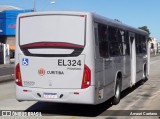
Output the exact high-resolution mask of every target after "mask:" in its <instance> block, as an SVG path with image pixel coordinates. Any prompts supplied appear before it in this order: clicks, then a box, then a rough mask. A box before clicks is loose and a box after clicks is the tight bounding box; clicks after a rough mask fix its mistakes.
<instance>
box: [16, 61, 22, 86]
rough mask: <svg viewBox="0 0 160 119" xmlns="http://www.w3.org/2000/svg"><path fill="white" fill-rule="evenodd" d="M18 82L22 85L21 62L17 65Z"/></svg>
mask: <svg viewBox="0 0 160 119" xmlns="http://www.w3.org/2000/svg"><path fill="white" fill-rule="evenodd" d="M16 84H17V85H18V86H22V79H21V72H20V66H19V63H18V64H17V65H16Z"/></svg>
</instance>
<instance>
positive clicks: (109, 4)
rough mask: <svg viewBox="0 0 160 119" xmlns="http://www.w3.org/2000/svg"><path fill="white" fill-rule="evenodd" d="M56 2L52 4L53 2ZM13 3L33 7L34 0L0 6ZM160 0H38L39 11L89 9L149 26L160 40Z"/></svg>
mask: <svg viewBox="0 0 160 119" xmlns="http://www.w3.org/2000/svg"><path fill="white" fill-rule="evenodd" d="M53 1H54V2H55V4H51V2H53ZM3 5H11V6H16V7H19V8H22V9H33V7H34V0H0V6H3ZM159 8H160V0H36V10H37V11H52V10H54V11H55V10H58V11H59V10H60V11H62V10H66V11H68V10H69V11H70V10H71V11H87V12H95V13H97V14H99V15H102V16H105V17H107V18H111V19H118V20H120V21H121V22H122V23H124V24H127V25H130V26H133V27H136V28H138V27H141V26H147V27H148V28H149V30H150V32H151V34H150V36H151V37H155V38H157V39H158V40H159V41H160V9H159Z"/></svg>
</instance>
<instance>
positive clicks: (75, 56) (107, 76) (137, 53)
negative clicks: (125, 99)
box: [15, 11, 149, 105]
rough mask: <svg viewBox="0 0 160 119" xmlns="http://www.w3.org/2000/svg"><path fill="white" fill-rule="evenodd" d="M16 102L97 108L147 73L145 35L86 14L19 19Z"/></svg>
mask: <svg viewBox="0 0 160 119" xmlns="http://www.w3.org/2000/svg"><path fill="white" fill-rule="evenodd" d="M16 33H17V34H16V36H17V37H16V60H15V66H16V79H15V82H16V98H17V100H18V101H45V102H57V103H78V104H93V105H95V104H100V103H103V102H105V101H106V100H108V99H109V98H113V104H118V103H119V101H120V95H121V92H122V91H123V90H125V89H126V88H128V87H130V86H133V85H134V84H135V83H136V82H138V81H140V80H141V79H144V78H145V77H147V76H148V75H149V72H148V71H149V70H148V64H149V60H148V59H149V57H148V55H147V51H148V50H147V49H148V47H147V45H148V43H147V38H148V34H147V33H146V32H144V31H142V30H139V29H135V28H132V27H130V26H127V25H124V24H122V23H120V22H117V21H115V20H111V19H108V18H104V17H102V16H99V15H96V14H94V13H89V12H73V11H72V12H67V11H53V12H34V13H25V14H21V15H19V16H18V18H17V32H16Z"/></svg>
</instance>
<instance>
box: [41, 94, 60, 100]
mask: <svg viewBox="0 0 160 119" xmlns="http://www.w3.org/2000/svg"><path fill="white" fill-rule="evenodd" d="M43 96H44V98H46V99H56V98H58V96H57V93H44V94H43Z"/></svg>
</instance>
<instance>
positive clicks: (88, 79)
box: [81, 65, 91, 89]
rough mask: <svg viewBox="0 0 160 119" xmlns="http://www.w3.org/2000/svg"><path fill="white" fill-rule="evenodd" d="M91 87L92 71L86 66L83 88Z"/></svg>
mask: <svg viewBox="0 0 160 119" xmlns="http://www.w3.org/2000/svg"><path fill="white" fill-rule="evenodd" d="M90 85H91V70H90V69H89V67H88V66H87V65H84V73H83V80H82V86H81V88H82V89H84V88H88V87H89V86H90Z"/></svg>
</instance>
